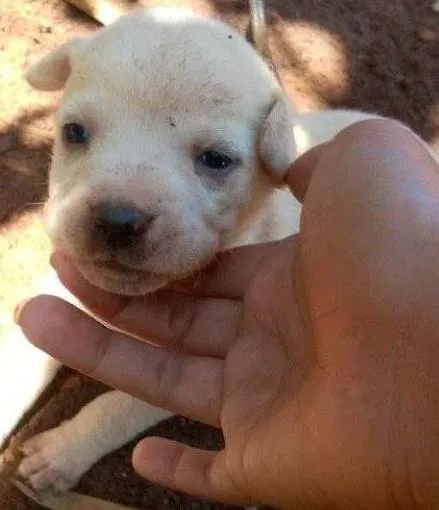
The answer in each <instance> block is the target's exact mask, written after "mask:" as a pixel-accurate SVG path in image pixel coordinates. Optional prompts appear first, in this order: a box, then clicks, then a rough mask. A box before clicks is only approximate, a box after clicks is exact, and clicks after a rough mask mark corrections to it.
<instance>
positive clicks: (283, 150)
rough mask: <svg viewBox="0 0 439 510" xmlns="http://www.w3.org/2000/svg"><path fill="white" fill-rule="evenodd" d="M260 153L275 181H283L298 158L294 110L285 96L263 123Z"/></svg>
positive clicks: (277, 102) (275, 104)
mask: <svg viewBox="0 0 439 510" xmlns="http://www.w3.org/2000/svg"><path fill="white" fill-rule="evenodd" d="M259 154H260V157H261V159H262V162H263V163H264V165H265V167H266V169H267V171H268V172H269V173H270V175H271V177H272V178H273V179H274V181H276V182H277V183H281V182H282V180H283V178H284V177H285V173H286V171H287V170H288V167H289V166H290V165H291V163H292V162H293V161H294V160H295V159H296V142H295V140H294V112H293V108H292V106H291V104H290V102H289V101H288V99H287V98H286V97H285V96H282V97H280V98H279V99H278V100H277V101H276V102H275V103H274V105H273V106H272V108H271V110H270V112H269V113H268V115H267V117H266V119H265V121H264V124H263V125H262V130H261V135H260V139H259Z"/></svg>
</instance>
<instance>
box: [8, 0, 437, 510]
mask: <svg viewBox="0 0 439 510" xmlns="http://www.w3.org/2000/svg"><path fill="white" fill-rule="evenodd" d="M143 3H146V2H143ZM156 3H160V2H156ZM166 3H170V2H169V1H167V2H166ZM173 3H180V2H177V1H175V2H173ZM187 3H188V4H189V5H193V6H195V8H196V9H198V10H202V11H204V12H210V13H211V14H214V15H217V16H219V17H221V18H222V19H225V20H228V21H231V22H232V23H234V24H235V25H236V26H238V27H239V28H240V29H241V30H245V28H246V26H247V11H246V2H245V1H244V0H237V1H235V0H218V1H212V2H209V1H208V0H205V1H203V0H189V1H188V2H187ZM432 3H433V2H430V1H428V0H369V1H368V2H364V1H362V0H338V1H337V2H334V1H332V0H314V1H309V0H295V1H294V2H290V1H289V0H278V1H276V0H273V1H269V2H268V4H269V6H270V8H271V9H272V10H273V15H272V17H271V38H272V46H273V48H274V54H275V59H276V61H277V63H278V65H279V67H280V71H281V74H282V76H283V79H284V82H285V84H286V86H287V88H288V90H289V91H291V94H292V95H293V96H294V98H295V102H296V104H297V106H298V107H299V108H302V109H305V108H315V107H321V106H330V107H350V108H361V109H364V110H367V111H374V112H378V113H381V114H384V115H388V116H392V117H395V118H398V119H400V120H402V121H405V122H406V123H408V124H409V125H410V126H411V127H412V128H413V129H415V130H416V131H417V132H418V133H419V134H421V135H422V136H423V137H424V138H426V139H427V140H429V141H430V142H432V143H433V144H436V143H437V142H438V141H439V103H438V99H439V86H438V82H439V28H438V27H439V14H437V13H436V12H434V11H433V10H432V8H431V4H432ZM134 4H135V2H133V1H126V5H127V6H130V7H132V6H133V5H134ZM96 28H97V25H96V24H95V23H94V22H93V21H91V20H89V19H88V18H86V17H85V16H83V15H81V14H80V13H79V12H78V11H76V10H75V9H74V8H72V7H69V6H68V5H67V4H65V3H64V2H62V1H61V0H14V1H9V2H8V1H7V0H0V112H1V118H0V341H1V336H2V333H3V332H4V330H5V329H6V327H7V324H8V321H9V317H10V314H11V311H12V309H13V306H14V303H16V301H17V300H19V299H21V298H22V297H24V296H26V295H27V294H28V293H29V289H30V288H31V285H32V283H33V282H34V281H35V280H36V279H37V278H38V277H39V276H40V275H41V274H43V273H44V271H45V269H46V268H47V259H48V254H49V250H50V247H49V244H48V242H47V240H46V238H45V236H44V233H43V229H42V226H41V220H40V204H41V202H42V201H43V200H44V197H45V195H46V177H47V168H48V164H49V160H50V144H51V137H52V128H51V122H50V115H51V113H52V112H53V108H54V104H55V102H56V96H54V95H45V94H41V93H37V92H35V91H31V90H30V89H29V88H28V86H27V85H26V84H25V82H24V81H23V80H22V78H21V74H22V71H23V69H24V68H25V66H26V65H27V64H28V62H29V61H31V60H32V59H33V58H35V57H36V56H38V55H40V54H42V53H44V52H45V51H47V50H48V49H51V48H53V47H55V46H57V45H59V44H60V43H62V42H63V41H65V40H66V39H68V38H70V37H71V36H73V35H77V34H78V33H83V34H84V33H91V32H92V31H93V30H95V29H96ZM103 389H104V388H103V387H102V385H99V384H97V383H94V382H92V381H90V380H88V379H87V378H85V377H83V376H79V375H77V374H74V373H72V372H71V371H68V370H65V371H64V372H63V373H62V374H61V375H60V376H59V377H58V379H57V381H56V382H55V383H54V385H53V386H52V388H51V391H50V393H49V395H48V397H49V398H48V403H47V405H46V406H43V407H42V408H41V409H40V412H39V413H38V415H37V416H35V417H34V419H33V420H31V422H30V423H28V424H27V425H26V426H25V427H24V428H23V429H22V430H21V431H20V434H19V435H20V436H22V435H29V434H30V433H32V432H33V431H34V430H42V429H44V428H47V427H50V426H54V425H56V424H57V423H59V421H60V420H63V419H66V418H68V417H69V416H71V415H72V414H73V413H74V412H76V410H77V409H79V407H80V406H81V405H82V404H83V403H84V402H87V401H88V400H90V399H91V398H92V397H93V396H94V395H96V394H97V393H99V392H101V391H103ZM46 400H47V398H46ZM40 407H41V406H40ZM150 433H155V434H163V435H166V436H168V437H172V438H175V439H179V440H182V441H186V442H188V443H190V444H194V445H200V446H203V447H209V448H216V447H219V446H220V444H221V438H220V434H219V433H218V432H217V431H215V430H212V429H210V428H208V427H203V426H201V425H198V424H195V423H193V422H191V421H189V420H187V419H185V418H180V417H175V418H173V419H171V420H168V421H167V422H165V423H164V424H162V425H160V426H159V427H157V428H156V429H154V430H153V431H150ZM133 444H134V443H133ZM133 444H131V445H128V446H127V447H125V448H122V449H121V450H119V451H117V452H115V453H113V454H111V455H109V456H108V457H107V458H105V459H103V460H102V461H101V462H99V463H98V464H97V465H96V466H95V467H94V468H93V469H92V470H91V471H90V472H89V473H88V474H87V475H86V476H85V477H84V479H83V480H82V481H81V484H80V487H79V490H80V491H82V492H85V493H88V494H91V495H95V496H99V497H102V498H106V499H110V500H113V501H117V502H120V503H123V504H126V505H132V506H136V507H138V508H144V509H147V508H148V509H155V508H157V509H170V508H183V509H201V508H203V509H213V508H224V507H220V506H219V505H210V504H207V503H205V502H197V501H195V500H193V499H192V498H189V497H186V496H182V495H179V494H174V493H171V492H169V491H166V490H164V489H162V488H160V487H156V486H153V485H151V484H147V483H146V482H144V481H143V480H140V479H139V478H138V477H136V475H135V474H134V473H133V470H132V468H131V466H130V460H129V459H130V451H131V448H132V446H133ZM0 506H1V508H2V510H24V509H37V508H39V507H38V505H36V504H35V503H31V502H29V501H28V500H26V499H25V498H24V497H23V496H21V495H20V494H19V493H18V492H17V491H16V490H15V489H13V488H11V489H10V490H9V491H7V494H6V495H5V496H4V497H3V499H2V501H1V503H0Z"/></svg>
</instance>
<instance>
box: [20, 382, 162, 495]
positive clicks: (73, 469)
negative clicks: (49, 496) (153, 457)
mask: <svg viewBox="0 0 439 510" xmlns="http://www.w3.org/2000/svg"><path fill="white" fill-rule="evenodd" d="M169 416H171V413H170V412H168V411H164V410H162V409H158V408H156V407H153V406H150V405H148V404H146V403H144V402H142V401H140V400H137V399H135V398H134V397H132V396H130V395H128V394H126V393H122V392H121V391H117V390H115V391H110V392H107V393H104V394H103V395H100V396H99V397H97V398H96V399H94V400H93V401H92V402H90V403H89V404H87V405H86V406H85V407H83V408H82V409H81V410H80V411H79V413H78V414H77V415H76V416H74V417H73V418H72V419H71V420H68V421H66V422H64V423H62V424H61V425H60V426H59V427H57V428H54V429H52V430H49V431H47V432H43V433H42V434H39V435H37V436H35V437H33V438H31V439H29V440H28V441H26V442H25V443H24V445H23V453H24V455H25V458H24V459H23V461H22V462H21V464H20V466H19V468H18V472H19V475H20V476H21V477H22V478H23V479H24V480H25V481H26V483H27V484H28V485H30V486H31V487H33V488H34V489H35V490H37V491H40V490H44V489H49V490H50V489H52V490H54V491H56V492H64V491H66V490H68V489H70V488H71V487H73V486H74V485H76V483H77V482H78V480H79V478H80V477H81V476H82V475H83V474H84V473H85V472H86V471H87V470H88V469H89V468H90V467H91V466H92V465H93V464H94V463H95V462H97V461H98V460H99V459H100V458H101V457H103V456H104V455H106V454H107V453H110V452H111V451H113V450H115V449H117V448H119V447H120V446H122V445H124V444H125V443H127V442H129V441H130V440H131V439H133V438H135V437H136V436H137V435H139V434H140V433H141V432H143V431H144V430H146V429H147V428H149V427H151V426H153V425H155V424H157V423H158V422H160V421H162V420H164V419H166V418H168V417H169Z"/></svg>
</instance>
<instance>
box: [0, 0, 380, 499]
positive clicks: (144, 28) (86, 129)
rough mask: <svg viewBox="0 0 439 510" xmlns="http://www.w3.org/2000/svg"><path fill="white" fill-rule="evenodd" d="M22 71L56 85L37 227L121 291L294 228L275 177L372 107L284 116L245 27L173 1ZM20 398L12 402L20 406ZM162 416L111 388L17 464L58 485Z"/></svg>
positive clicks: (96, 278)
mask: <svg viewBox="0 0 439 510" xmlns="http://www.w3.org/2000/svg"><path fill="white" fill-rule="evenodd" d="M27 79H28V81H29V82H30V83H31V84H32V85H33V86H34V87H36V88H38V89H41V90H47V91H50V90H57V89H61V88H64V89H65V93H64V97H63V99H62V102H61V105H60V108H59V111H58V114H57V120H56V126H57V129H56V139H55V145H54V152H53V163H52V167H51V172H50V198H49V201H48V203H47V207H46V217H47V229H48V233H49V235H50V237H51V239H52V241H53V243H54V245H55V246H56V247H57V248H58V249H61V250H63V251H66V252H68V253H69V254H70V255H71V256H72V257H74V258H75V259H76V261H77V263H78V266H79V267H80V269H81V271H82V272H83V274H84V275H85V277H86V278H88V279H89V280H90V281H91V282H93V283H95V284H96V285H98V286H100V287H102V288H104V289H108V290H110V291H113V292H118V293H125V294H130V295H135V294H144V293H147V292H150V291H153V290H155V289H157V288H159V287H161V286H163V285H166V284H167V283H169V282H170V281H172V280H175V279H177V278H181V277H183V276H186V275H188V274H190V273H192V272H193V271H196V270H197V269H198V268H200V267H201V266H203V265H204V264H205V263H206V262H207V261H209V260H211V259H212V257H213V256H214V255H215V253H217V252H218V251H219V250H224V249H226V248H230V247H232V246H236V245H241V244H247V243H255V242H261V241H269V240H275V239H279V238H282V237H285V236H287V235H290V234H292V233H294V232H296V231H297V230H298V226H299V211H300V210H299V206H298V203H297V202H296V201H295V200H294V199H293V198H292V196H291V194H290V193H289V192H287V191H285V190H284V189H283V188H282V186H281V183H282V179H283V177H284V173H285V171H286V169H287V168H288V166H289V165H290V164H291V163H292V162H293V161H294V159H295V158H296V157H297V156H298V155H300V154H301V153H303V152H304V151H306V150H308V149H309V148H311V147H313V146H314V145H316V144H318V143H321V142H323V141H326V140H328V139H330V138H332V137H333V136H334V135H335V134H336V133H337V132H339V131H340V130H341V129H343V128H344V127H346V126H347V125H349V124H352V123H354V122H356V121H358V120H362V119H365V118H369V117H371V116H370V115H368V114H363V113H360V112H348V111H338V112H317V113H312V114H300V115H299V114H295V113H294V111H293V109H292V107H291V105H290V102H289V100H288V98H287V97H286V96H285V95H284V93H283V91H282V90H281V88H280V86H279V84H278V83H277V81H276V79H275V78H274V76H273V75H272V74H271V73H270V71H269V70H268V68H267V66H266V65H265V63H264V61H263V60H262V59H261V58H260V57H259V56H258V55H257V54H256V52H255V51H254V49H253V48H252V47H251V46H250V45H249V44H248V43H247V42H246V41H245V39H244V38H243V37H241V36H240V35H239V34H237V33H236V32H235V31H234V30H233V29H231V28H230V27H228V26H226V25H223V24H221V23H219V22H217V21H213V20H209V19H206V18H200V17H197V16H195V15H193V14H191V13H188V12H185V11H181V10H176V9H169V8H168V9H164V8H159V9H153V10H149V11H138V12H136V13H134V14H130V15H128V16H126V17H124V18H122V19H120V20H119V21H117V22H116V23H115V24H113V25H111V26H110V27H107V28H104V29H102V30H100V31H99V32H98V33H97V34H96V35H95V36H94V37H92V38H90V39H87V40H74V41H72V42H69V43H67V44H66V45H64V46H61V47H60V48H58V49H56V50H55V51H53V52H52V53H50V54H49V55H47V56H46V57H44V58H43V59H42V60H40V61H39V62H38V63H37V64H36V65H35V66H34V67H32V68H31V69H30V70H29V72H28V74H27ZM78 126H79V127H78ZM29 348H30V347H29ZM43 358H44V356H43ZM38 363H42V361H41V360H40V361H39V362H38ZM44 363H48V364H49V365H50V367H51V368H50V369H49V370H48V374H47V375H46V376H44V377H40V379H39V380H38V377H36V380H35V381H34V387H35V388H41V387H43V386H44V385H45V384H47V383H48V381H49V380H50V378H51V377H52V375H53V373H54V372H55V370H56V367H57V366H58V365H57V364H56V362H55V361H52V360H50V359H49V358H47V357H46V358H44ZM7 384H9V385H10V384H11V382H10V380H8V382H7ZM31 393H32V395H27V396H26V395H23V398H22V399H21V402H20V406H21V409H19V410H18V409H17V408H14V410H13V411H14V412H16V413H17V412H22V411H23V410H24V409H25V408H26V407H27V406H29V405H30V403H31V400H32V398H33V397H34V396H35V394H36V393H37V391H32V392H31ZM26 399H27V400H26ZM7 405H8V404H7ZM2 406H3V404H2ZM14 412H12V414H14ZM10 414H11V413H10ZM167 416H169V413H168V412H167V411H162V410H160V409H156V408H153V407H152V406H149V405H147V404H145V403H142V402H139V401H137V400H136V399H134V398H132V397H130V396H128V395H125V394H123V393H121V392H119V391H112V392H109V393H106V394H104V395H102V396H101V397H99V398H98V399H96V400H94V401H93V402H91V403H90V404H88V405H87V406H86V407H84V408H83V409H82V410H81V412H80V413H79V414H78V415H77V416H75V417H74V418H73V419H71V420H70V421H68V422H65V423H63V424H62V425H61V426H59V427H58V428H56V429H53V430H50V431H48V432H45V433H43V434H40V435H38V436H36V437H34V438H32V439H30V440H29V441H28V442H27V443H26V444H25V445H24V453H25V455H26V456H25V458H24V460H23V461H22V463H21V465H20V468H19V472H20V474H21V476H22V477H23V478H24V479H26V481H27V483H29V484H30V485H31V486H32V487H34V488H35V489H38V490H40V489H47V488H52V489H56V490H57V491H64V490H66V489H68V488H70V487H71V486H73V485H75V484H76V482H77V481H78V479H79V477H80V476H81V475H82V474H83V473H84V472H85V471H86V470H87V469H88V468H89V467H90V466H91V465H92V464H93V463H94V462H96V461H97V460H98V459H99V458H100V457H101V456H103V455H105V454H106V453H108V452H110V451H111V450H113V449H115V448H117V447H119V446H120V445H122V444H124V443H125V442H127V441H128V440H130V439H132V438H133V437H134V436H136V435H137V434H139V433H141V432H142V431H143V430H145V429H146V428H147V427H149V426H151V425H153V424H155V423H157V422H158V421H159V420H161V419H163V418H165V417H167ZM18 417H19V416H18ZM15 421H16V419H15V418H14V417H12V418H10V419H9V421H8V422H7V423H6V424H3V425H1V424H0V426H3V427H4V428H8V427H9V428H10V427H12V426H13V425H14V422H15ZM7 432H9V430H3V433H4V434H5V433H7Z"/></svg>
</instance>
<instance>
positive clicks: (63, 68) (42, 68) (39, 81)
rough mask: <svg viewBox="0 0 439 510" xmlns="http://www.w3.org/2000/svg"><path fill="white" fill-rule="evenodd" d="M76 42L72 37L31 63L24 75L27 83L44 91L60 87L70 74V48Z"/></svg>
mask: <svg viewBox="0 0 439 510" xmlns="http://www.w3.org/2000/svg"><path fill="white" fill-rule="evenodd" d="M78 42H79V40H78V39H73V40H71V41H69V42H67V43H65V44H63V45H62V46H60V47H59V48H56V49H55V50H53V51H51V52H50V53H48V54H47V55H45V56H44V57H42V58H41V59H40V60H38V61H37V62H35V64H33V65H31V66H30V67H29V69H28V70H27V71H26V73H25V76H24V77H25V79H26V81H27V82H28V83H29V85H31V86H32V87H34V88H35V89H37V90H45V91H54V90H60V89H62V88H63V87H64V85H65V83H66V81H67V79H68V77H69V76H70V71H71V66H70V60H71V52H72V49H73V48H74V47H75V46H76V45H77V44H78Z"/></svg>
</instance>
